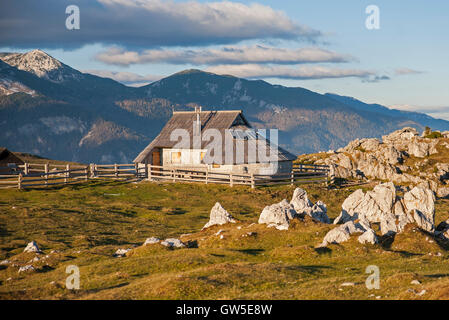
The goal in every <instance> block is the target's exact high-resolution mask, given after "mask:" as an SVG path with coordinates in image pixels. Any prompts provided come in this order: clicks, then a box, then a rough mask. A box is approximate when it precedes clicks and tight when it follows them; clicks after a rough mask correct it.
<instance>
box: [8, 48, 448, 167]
mask: <svg viewBox="0 0 449 320" xmlns="http://www.w3.org/2000/svg"><path fill="white" fill-rule="evenodd" d="M2 60H3V61H2ZM6 62H7V63H6ZM8 63H9V64H8ZM194 105H201V106H203V108H205V109H207V110H218V109H220V110H222V109H242V110H243V111H244V113H245V115H246V117H247V118H248V119H249V120H250V121H251V123H252V124H253V125H254V127H256V128H264V129H271V128H276V129H279V144H280V145H281V146H282V147H285V148H286V149H288V150H289V151H291V152H294V153H298V154H299V153H309V152H316V151H320V150H328V149H337V148H339V147H342V146H344V145H346V144H347V143H348V142H349V141H351V140H353V139H354V138H356V137H358V138H363V137H380V136H381V135H383V134H386V133H389V132H391V131H393V130H395V129H398V128H402V127H404V126H413V127H415V128H417V129H423V127H424V126H426V125H428V124H429V123H431V124H435V126H433V125H431V126H432V127H434V128H438V129H446V130H447V129H448V128H449V125H448V124H449V122H448V121H444V120H437V119H433V118H431V117H429V116H426V115H423V114H419V113H409V112H403V111H397V110H390V109H388V108H385V107H383V106H379V105H367V104H364V103H362V102H360V101H358V100H355V99H351V98H348V97H339V96H336V95H329V94H326V95H321V94H318V93H315V92H313V91H310V90H307V89H304V88H288V87H284V86H279V85H271V84H269V83H267V82H265V81H261V80H257V81H250V80H245V79H240V78H236V77H233V76H220V75H216V74H212V73H207V72H203V71H200V70H186V71H183V72H179V73H176V74H174V75H172V76H169V77H167V78H164V79H161V80H160V81H157V82H154V83H152V84H149V85H146V86H143V87H140V88H133V87H127V86H125V85H122V84H120V83H118V82H116V81H114V80H111V79H107V78H101V77H97V76H93V75H90V74H86V73H81V72H79V71H77V70H75V69H73V68H71V67H69V66H67V65H65V64H63V63H61V62H59V61H58V60H56V59H54V58H52V57H51V56H49V55H47V54H46V53H44V52H42V51H39V50H35V51H32V52H30V53H25V54H11V53H4V54H0V119H1V120H0V121H1V124H2V128H3V130H2V133H1V134H0V145H2V146H5V147H8V148H9V149H11V150H14V151H22V152H32V153H35V154H38V155H41V156H45V157H50V158H57V159H61V160H69V161H79V162H85V163H89V162H98V163H100V162H130V161H132V160H133V159H134V157H135V156H136V155H137V154H138V153H139V152H140V151H141V150H142V148H144V147H145V145H146V144H147V143H149V142H150V141H151V139H153V138H154V137H155V136H156V135H157V134H158V133H159V131H160V130H161V128H162V127H163V125H164V124H165V122H166V121H167V120H168V119H169V118H170V116H171V113H172V111H173V110H185V109H192V107H193V106H194ZM436 125H438V126H436ZM443 127H445V128H443Z"/></svg>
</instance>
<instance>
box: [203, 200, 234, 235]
mask: <svg viewBox="0 0 449 320" xmlns="http://www.w3.org/2000/svg"><path fill="white" fill-rule="evenodd" d="M235 222H236V221H235V219H234V218H233V217H232V216H231V214H230V213H229V212H227V211H226V210H225V209H224V208H223V207H222V206H221V204H220V203H218V202H217V203H215V205H214V206H213V207H212V209H211V211H210V218H209V222H208V223H206V224H205V225H204V227H203V229H205V228H209V227H211V226H214V225H223V224H226V223H235Z"/></svg>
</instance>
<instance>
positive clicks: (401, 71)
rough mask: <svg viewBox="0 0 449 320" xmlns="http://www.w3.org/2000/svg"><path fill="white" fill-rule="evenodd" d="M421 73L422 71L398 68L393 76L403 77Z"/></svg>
mask: <svg viewBox="0 0 449 320" xmlns="http://www.w3.org/2000/svg"><path fill="white" fill-rule="evenodd" d="M420 73H423V72H422V71H418V70H413V69H410V68H398V69H396V70H395V74H396V75H398V76H403V75H407V74H420Z"/></svg>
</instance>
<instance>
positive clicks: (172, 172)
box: [171, 169, 176, 182]
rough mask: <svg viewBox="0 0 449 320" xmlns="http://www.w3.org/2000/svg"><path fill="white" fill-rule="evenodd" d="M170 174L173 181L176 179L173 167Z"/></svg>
mask: <svg viewBox="0 0 449 320" xmlns="http://www.w3.org/2000/svg"><path fill="white" fill-rule="evenodd" d="M171 176H172V179H173V182H175V181H176V179H175V169H172V170H171Z"/></svg>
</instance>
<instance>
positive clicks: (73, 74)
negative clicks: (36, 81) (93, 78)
mask: <svg viewBox="0 0 449 320" xmlns="http://www.w3.org/2000/svg"><path fill="white" fill-rule="evenodd" d="M0 59H1V60H3V61H4V62H6V63H7V64H9V65H10V66H13V67H16V68H17V69H19V70H22V71H27V72H31V73H33V74H35V75H36V76H38V77H39V78H44V79H47V80H50V81H52V82H57V83H60V82H64V81H66V80H80V79H82V78H83V75H82V73H81V72H79V71H77V70H75V69H72V68H70V67H69V66H67V65H65V64H63V63H61V62H60V61H58V60H56V59H55V58H53V57H52V56H50V55H48V54H47V53H45V52H43V51H41V50H32V51H30V52H27V53H2V54H1V55H0Z"/></svg>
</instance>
